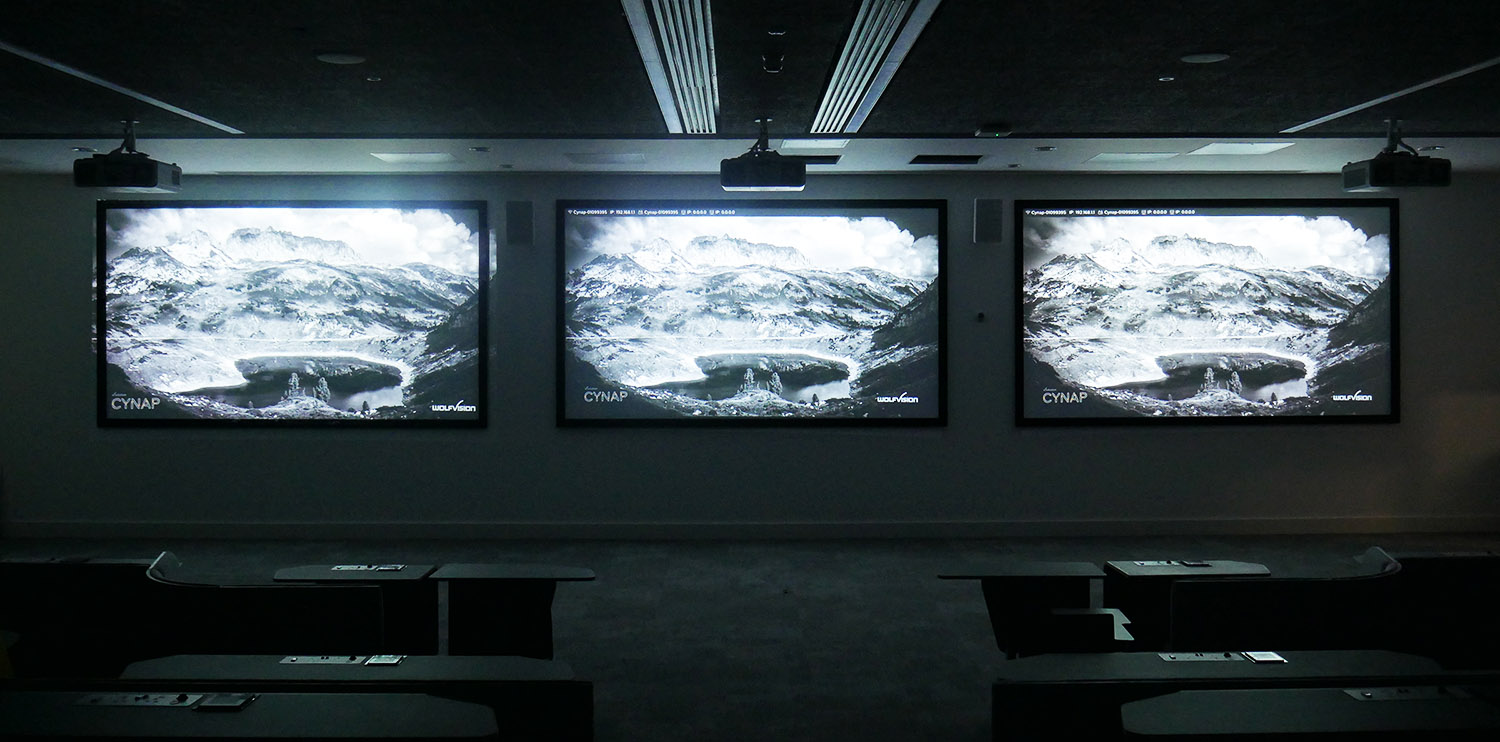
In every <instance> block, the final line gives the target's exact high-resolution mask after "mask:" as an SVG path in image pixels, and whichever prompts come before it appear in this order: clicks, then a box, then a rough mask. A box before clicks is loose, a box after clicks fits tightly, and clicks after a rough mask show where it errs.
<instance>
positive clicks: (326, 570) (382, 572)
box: [273, 563, 436, 582]
mask: <svg viewBox="0 0 1500 742" xmlns="http://www.w3.org/2000/svg"><path fill="white" fill-rule="evenodd" d="M395 566H400V569H392V568H391V567H395ZM435 566H436V565H432V564H401V565H396V564H394V563H391V564H304V565H301V566H297V567H283V568H281V569H278V570H276V575H275V577H274V578H273V579H275V580H276V581H277V582H393V581H398V580H420V579H422V578H423V577H426V576H427V575H428V573H430V572H432V570H433V569H434V567H435Z"/></svg>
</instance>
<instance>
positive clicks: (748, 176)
mask: <svg viewBox="0 0 1500 742" xmlns="http://www.w3.org/2000/svg"><path fill="white" fill-rule="evenodd" d="M770 121H771V119H769V118H762V119H756V120H755V122H756V123H758V124H760V138H759V139H757V140H756V141H755V144H752V145H750V151H748V152H746V153H745V154H742V155H740V156H739V157H730V158H727V159H724V160H720V161H719V185H720V186H721V187H722V188H723V189H724V190H726V191H800V190H802V189H803V188H805V187H807V163H806V162H805V161H803V160H800V159H797V158H795V157H783V156H782V155H781V154H780V153H778V152H776V150H773V149H771V145H770V134H769V132H768V130H767V124H769V123H770Z"/></svg>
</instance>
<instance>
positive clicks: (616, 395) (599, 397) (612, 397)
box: [583, 387, 630, 402]
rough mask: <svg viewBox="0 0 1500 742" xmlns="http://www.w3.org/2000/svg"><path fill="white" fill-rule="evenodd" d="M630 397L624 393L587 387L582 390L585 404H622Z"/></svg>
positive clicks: (628, 393)
mask: <svg viewBox="0 0 1500 742" xmlns="http://www.w3.org/2000/svg"><path fill="white" fill-rule="evenodd" d="M629 396H630V392H626V391H618V390H616V391H609V390H604V389H595V388H593V387H587V388H585V389H584V390H583V401H585V402H624V401H625V400H626V399H627V398H628V397H629Z"/></svg>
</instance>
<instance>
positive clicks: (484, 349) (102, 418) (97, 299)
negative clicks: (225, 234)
mask: <svg viewBox="0 0 1500 742" xmlns="http://www.w3.org/2000/svg"><path fill="white" fill-rule="evenodd" d="M195 208H201V209H215V208H218V209H230V208H233V209H240V208H243V209H272V208H289V209H337V208H345V209H402V210H416V209H445V210H454V211H458V210H473V211H474V212H475V225H474V227H475V230H474V231H475V233H476V234H477V236H478V240H479V244H478V245H477V248H478V250H479V284H478V288H477V291H478V307H477V314H478V316H477V318H476V320H477V327H476V330H477V331H478V333H479V354H478V358H477V364H476V371H477V372H478V375H479V384H478V386H477V395H478V399H476V400H475V406H476V407H477V408H478V409H477V410H476V411H477V412H478V415H477V416H476V417H474V418H469V419H451V420H439V419H419V420H308V419H284V420H266V419H253V420H245V419H218V418H162V419H150V418H144V419H143V418H112V417H110V416H109V414H108V409H107V407H108V405H106V404H105V401H104V400H105V399H106V398H107V396H108V383H107V381H108V379H107V368H108V365H109V361H108V357H107V353H106V350H105V349H106V348H107V347H108V344H107V341H108V338H107V337H106V335H107V330H108V324H107V323H106V321H105V309H106V306H105V304H106V302H105V296H106V288H107V286H108V283H109V282H108V270H109V268H108V262H107V261H106V259H105V257H106V254H107V253H106V251H107V248H108V245H107V236H108V231H109V220H108V215H109V212H110V211H111V210H114V209H195ZM94 232H95V246H94V249H95V256H94V260H95V263H94V266H95V267H94V278H95V280H94V284H95V285H94V323H95V330H94V357H95V376H96V379H95V383H96V398H95V405H96V408H97V409H96V415H97V425H98V427H100V428H202V429H209V428H247V429H248V428H257V429H268V428H269V429H281V428H345V429H360V428H470V429H472V428H484V427H487V426H488V425H489V383H490V379H489V368H488V362H489V354H490V348H489V291H490V251H491V249H492V247H493V244H492V243H493V242H494V239H493V236H492V235H491V234H490V227H489V201H487V200H483V199H372V200H361V199H334V200H322V199H318V200H275V199H271V200H263V199H211V200H178V199H101V200H99V201H96V202H95V211H94Z"/></svg>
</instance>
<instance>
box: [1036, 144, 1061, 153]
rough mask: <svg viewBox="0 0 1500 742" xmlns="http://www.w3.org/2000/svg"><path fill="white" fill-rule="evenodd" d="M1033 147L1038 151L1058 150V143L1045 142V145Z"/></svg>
mask: <svg viewBox="0 0 1500 742" xmlns="http://www.w3.org/2000/svg"><path fill="white" fill-rule="evenodd" d="M1032 149H1034V150H1036V151H1038V152H1056V151H1057V146H1056V145H1052V144H1043V145H1041V146H1038V147H1032Z"/></svg>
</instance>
